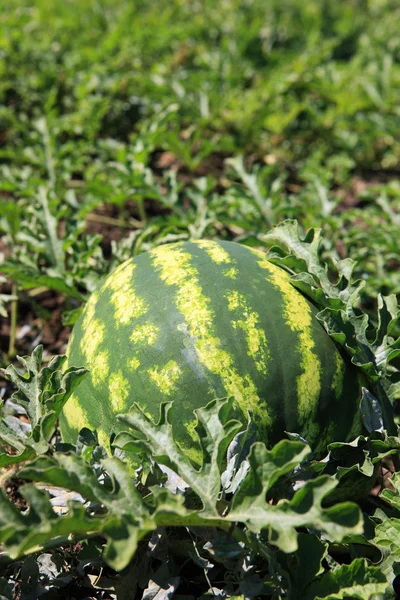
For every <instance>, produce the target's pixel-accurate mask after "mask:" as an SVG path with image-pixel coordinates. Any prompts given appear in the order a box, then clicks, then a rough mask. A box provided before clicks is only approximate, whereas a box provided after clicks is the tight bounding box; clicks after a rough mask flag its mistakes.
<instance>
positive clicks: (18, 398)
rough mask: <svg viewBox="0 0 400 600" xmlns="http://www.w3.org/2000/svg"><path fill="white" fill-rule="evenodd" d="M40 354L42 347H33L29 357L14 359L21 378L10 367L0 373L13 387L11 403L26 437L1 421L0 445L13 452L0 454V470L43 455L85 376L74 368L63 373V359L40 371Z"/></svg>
mask: <svg viewBox="0 0 400 600" xmlns="http://www.w3.org/2000/svg"><path fill="white" fill-rule="evenodd" d="M42 354H43V346H37V347H36V348H35V349H34V351H33V352H32V354H31V356H25V357H20V356H18V357H17V358H18V360H19V362H20V363H21V364H22V366H23V367H24V370H25V373H22V374H21V372H20V370H17V369H16V368H15V367H14V366H13V365H10V366H9V367H8V368H7V369H0V371H1V372H2V374H3V375H4V377H5V378H6V379H7V380H8V381H11V382H12V383H13V384H14V385H15V386H16V387H17V390H16V391H15V392H14V393H13V394H12V396H11V400H12V401H13V402H14V403H15V404H17V405H18V406H20V407H21V408H22V409H23V410H24V411H25V414H26V416H27V418H28V419H29V435H27V436H23V435H18V434H16V433H15V428H13V427H12V426H11V423H12V421H10V420H9V422H7V419H6V418H2V420H1V422H0V442H1V443H2V444H3V445H4V446H5V447H10V448H12V449H13V451H12V452H7V451H6V450H4V451H3V452H1V453H0V467H3V466H6V465H13V464H17V463H19V462H22V461H24V460H27V459H28V458H32V457H33V456H35V454H40V453H45V452H46V451H47V449H48V447H49V441H50V439H51V437H52V435H53V434H54V431H55V426H56V421H57V418H58V415H59V414H60V412H61V410H62V408H63V406H64V404H65V403H66V401H67V400H68V398H69V397H70V395H71V394H72V392H73V391H74V389H75V388H76V386H77V385H78V384H79V382H80V381H81V380H82V379H83V377H84V376H85V375H86V373H87V370H86V369H84V368H75V367H71V368H69V369H67V370H66V371H65V372H64V373H63V372H62V370H61V367H62V365H63V363H64V362H65V359H66V357H65V356H55V357H54V358H53V359H52V360H51V361H50V363H49V364H48V365H47V366H46V367H44V368H43V369H42V370H40V368H41V363H42Z"/></svg>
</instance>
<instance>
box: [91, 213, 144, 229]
mask: <svg viewBox="0 0 400 600" xmlns="http://www.w3.org/2000/svg"><path fill="white" fill-rule="evenodd" d="M86 220H87V221H92V222H93V223H104V225H111V226H112V227H123V228H124V229H130V228H131V227H134V228H136V229H141V228H142V227H143V225H144V223H142V221H138V220H137V219H133V218H131V219H129V222H126V221H123V220H122V219H114V218H113V217H105V216H104V215H96V214H94V213H89V214H88V215H86Z"/></svg>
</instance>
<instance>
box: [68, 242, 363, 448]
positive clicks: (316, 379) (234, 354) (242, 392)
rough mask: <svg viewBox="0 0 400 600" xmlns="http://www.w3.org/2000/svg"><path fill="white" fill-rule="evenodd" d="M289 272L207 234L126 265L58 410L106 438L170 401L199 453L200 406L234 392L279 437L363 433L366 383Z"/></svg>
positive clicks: (106, 287) (265, 435)
mask: <svg viewBox="0 0 400 600" xmlns="http://www.w3.org/2000/svg"><path fill="white" fill-rule="evenodd" d="M316 314H317V310H316V308H315V307H314V306H313V305H312V304H311V303H310V302H309V301H308V300H307V299H306V298H305V297H304V296H303V295H302V294H301V293H300V292H299V291H298V290H297V289H296V288H295V287H294V286H293V285H292V283H291V282H290V278H289V275H288V274H287V273H286V271H285V270H283V269H282V268H280V267H278V266H276V265H274V264H272V263H271V262H270V261H268V260H267V259H266V258H265V255H264V254H263V253H261V252H258V251H256V250H253V249H251V248H248V247H246V246H242V245H240V244H236V243H233V242H216V241H206V240H202V241H199V242H185V243H177V244H168V245H164V246H160V247H158V248H156V249H154V250H152V251H151V252H148V253H145V254H142V255H140V256H139V257H136V258H134V259H131V260H129V261H127V262H125V263H123V264H122V265H121V266H120V267H119V268H118V269H117V270H116V271H114V272H113V273H111V274H110V275H109V276H108V278H107V279H106V280H105V281H104V283H103V285H102V286H101V287H100V288H98V289H97V290H96V291H95V292H94V293H93V294H92V296H91V297H90V299H89V301H88V303H87V305H86V307H85V309H84V311H83V314H82V316H81V318H80V319H79V320H78V322H77V323H76V325H75V327H74V331H73V335H72V337H71V340H70V344H69V347H68V365H69V366H86V367H87V368H88V369H89V370H90V374H89V376H88V377H87V378H86V379H85V380H84V381H83V382H82V383H81V384H80V386H79V387H78V388H77V389H76V391H75V393H74V395H73V397H72V398H71V399H70V400H69V401H68V403H67V405H66V406H65V408H64V411H63V414H62V416H61V419H60V426H61V432H62V435H63V438H64V440H66V441H70V442H74V441H75V440H76V435H77V433H78V430H79V429H80V428H81V427H84V426H86V427H89V428H91V429H94V430H96V431H97V432H98V433H99V436H100V438H101V439H102V440H106V439H107V437H108V434H109V433H110V432H111V431H114V430H116V427H117V426H116V418H115V415H116V414H118V413H123V412H126V411H128V410H129V408H130V407H131V406H132V404H133V403H134V402H137V403H138V404H139V406H140V407H141V408H142V409H143V410H144V412H145V413H146V414H147V415H149V416H150V417H152V418H153V419H156V420H157V419H158V417H159V411H160V404H161V403H162V402H165V401H169V400H173V406H172V411H173V426H174V429H175V434H176V438H177V440H179V441H180V442H181V443H182V444H183V445H184V446H185V449H186V450H187V452H188V453H189V455H190V454H191V455H192V457H193V458H194V459H196V450H195V445H194V444H193V441H192V440H193V439H195V433H194V415H193V410H194V409H196V408H199V407H201V406H204V405H205V404H207V403H208V402H209V401H210V400H211V399H213V398H216V397H218V398H222V397H226V396H234V397H235V399H236V409H237V411H240V412H241V413H242V414H243V416H244V417H247V412H248V411H249V410H250V411H251V412H252V414H253V418H254V420H255V422H256V425H257V428H258V431H259V437H260V439H262V440H263V441H265V442H266V443H267V444H268V445H271V444H273V443H275V442H276V441H278V440H279V439H281V438H282V437H284V435H285V434H284V432H285V431H288V432H295V433H299V434H300V435H302V436H303V437H305V438H306V439H307V440H308V441H309V443H310V444H311V445H312V446H313V447H314V449H315V450H316V451H317V452H318V451H323V450H325V447H326V444H327V443H329V442H330V441H332V440H347V439H349V438H350V437H351V436H354V435H357V434H358V433H360V432H361V431H362V426H361V421H360V417H359V399H360V380H359V378H358V377H357V375H356V373H355V371H354V368H353V366H352V365H351V364H350V363H349V361H346V360H344V359H343V357H342V355H341V353H340V351H339V349H338V348H337V347H336V345H335V343H334V342H333V341H332V340H331V338H330V337H329V336H328V335H327V333H326V332H325V330H324V329H323V328H322V326H321V325H320V323H319V322H318V320H317V319H316Z"/></svg>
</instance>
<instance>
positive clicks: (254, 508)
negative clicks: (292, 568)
mask: <svg viewBox="0 0 400 600" xmlns="http://www.w3.org/2000/svg"><path fill="white" fill-rule="evenodd" d="M229 408H230V401H229V400H228V401H227V400H214V401H212V402H211V403H209V404H208V405H207V407H206V408H205V409H201V410H200V411H197V417H198V419H199V423H200V424H201V426H200V427H198V429H197V431H198V433H199V437H200V443H201V446H202V448H203V453H204V457H205V459H204V461H203V464H202V466H201V468H200V469H199V470H197V469H195V468H194V467H193V465H192V464H191V463H190V461H189V459H188V458H187V457H186V456H185V455H184V453H183V452H182V451H181V450H180V449H179V448H178V446H177V444H176V442H175V440H174V437H173V433H172V424H171V423H170V422H169V418H168V413H169V410H170V407H169V406H168V405H164V407H163V412H162V417H161V420H160V422H159V423H158V424H157V425H156V424H154V423H153V422H152V421H151V420H150V419H149V418H148V417H147V416H145V415H144V414H143V413H142V412H141V411H140V409H138V407H135V408H133V410H131V411H130V412H129V413H127V414H126V415H119V416H118V419H119V420H120V421H121V422H122V423H124V424H125V425H129V426H130V427H131V428H133V429H136V430H138V431H139V433H140V434H141V435H140V437H139V436H137V435H136V436H135V434H134V432H129V434H128V433H127V432H124V434H122V435H120V436H117V437H116V439H115V441H114V445H116V446H117V447H122V448H123V449H124V450H126V451H132V450H136V451H138V450H141V451H142V452H143V451H144V452H146V453H148V454H150V455H151V456H152V458H153V459H154V460H155V461H156V462H159V463H160V464H161V465H166V466H168V467H169V468H170V469H172V470H173V471H174V472H175V473H176V474H177V475H178V476H179V477H181V478H182V479H183V480H184V481H185V482H186V483H187V484H188V485H189V486H190V488H191V490H192V491H194V492H195V494H196V495H197V496H198V497H199V499H200V500H201V502H202V505H203V510H201V511H200V512H199V513H198V517H199V519H201V520H203V522H204V523H205V522H207V520H211V521H212V523H213V524H214V525H218V526H220V527H226V524H228V523H233V524H234V523H242V524H244V525H245V526H246V527H247V528H248V529H249V531H252V532H254V533H259V532H260V530H262V529H267V530H268V532H269V533H268V535H269V540H270V542H271V543H273V544H274V545H276V546H278V547H279V548H281V549H282V550H284V551H285V552H292V551H294V550H296V548H297V532H296V528H297V527H314V526H315V524H317V528H318V529H321V530H322V531H324V533H325V534H326V535H327V536H329V537H330V538H331V539H334V540H340V539H342V538H343V537H344V536H345V535H346V534H348V533H350V532H351V533H356V532H357V533H361V532H362V530H363V525H362V518H361V512H360V510H359V509H358V507H357V506H356V505H354V504H351V503H343V504H341V505H337V506H335V507H331V508H328V509H326V508H323V507H322V502H323V500H324V498H325V497H326V496H327V495H328V494H329V493H330V492H331V491H332V490H333V489H334V488H335V487H336V485H337V482H336V481H335V480H334V479H332V478H331V477H329V476H325V475H324V476H322V477H318V478H317V479H314V480H311V481H307V482H306V483H305V484H304V486H303V487H302V488H301V489H300V490H298V491H297V492H296V493H295V494H294V496H293V498H292V499H291V500H285V499H284V500H281V501H280V502H279V503H278V504H276V505H273V504H272V505H271V504H270V503H269V502H268V492H269V491H270V490H271V489H272V487H273V486H274V484H276V483H277V482H278V480H280V479H281V478H282V477H285V476H288V475H289V474H290V473H291V472H292V471H293V470H294V469H295V467H297V466H298V465H299V464H300V463H301V462H302V461H303V460H304V459H305V458H306V457H307V456H308V455H309V454H310V449H309V447H308V446H307V445H306V444H304V443H303V442H299V441H289V440H282V441H281V442H279V443H278V444H276V445H275V446H274V447H273V448H272V450H270V451H269V450H267V449H266V447H265V445H264V444H263V443H261V442H257V443H255V444H253V445H252V446H251V449H250V452H249V454H248V456H247V458H246V461H247V466H246V468H245V473H244V476H242V477H241V479H240V480H239V482H238V483H237V484H236V485H235V486H234V488H233V489H234V493H233V495H232V497H231V498H230V497H227V498H225V502H219V499H220V498H221V499H222V498H223V496H222V491H223V490H222V489H221V488H222V486H223V483H224V480H225V477H224V473H225V471H222V470H221V467H220V461H221V458H222V455H221V453H220V450H221V447H225V448H226V446H227V441H228V440H232V437H233V435H234V434H235V432H236V431H237V429H238V424H237V422H235V421H228V422H227V423H226V424H225V426H223V425H222V423H220V424H219V425H217V419H218V420H220V419H221V418H224V419H227V418H228V416H229V411H228V410H227V409H229ZM205 416H207V422H208V423H211V424H212V425H206V422H205ZM202 426H203V427H204V429H202ZM143 435H144V436H145V438H146V439H145V440H144V439H143V437H142V436H143ZM129 436H132V439H131V441H129ZM212 439H213V440H214V444H211V440H212ZM211 449H212V450H211ZM221 479H222V481H221ZM228 489H229V488H228ZM221 510H222V513H221ZM182 517H183V515H182ZM187 522H188V524H193V515H187ZM224 523H225V525H224ZM163 524H165V523H163ZM198 524H199V522H198Z"/></svg>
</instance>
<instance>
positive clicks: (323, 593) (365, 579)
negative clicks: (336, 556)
mask: <svg viewBox="0 0 400 600" xmlns="http://www.w3.org/2000/svg"><path fill="white" fill-rule="evenodd" d="M387 588H388V582H387V581H386V577H385V575H384V574H383V573H382V572H381V570H380V569H379V567H375V566H371V565H368V563H367V561H366V560H365V559H363V558H356V560H354V561H353V562H352V563H351V564H350V565H342V566H341V567H338V568H337V569H335V570H334V571H331V572H329V573H327V574H325V575H323V576H322V577H321V578H320V579H319V580H318V581H316V582H315V583H314V584H312V585H310V587H309V588H308V590H307V592H306V594H305V596H304V599H305V600H345V599H347V598H354V600H370V598H371V596H372V595H373V594H384V593H385V591H386V589H387Z"/></svg>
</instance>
